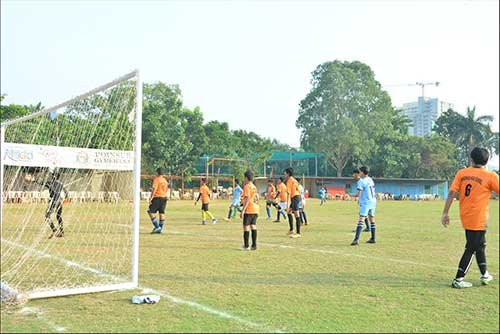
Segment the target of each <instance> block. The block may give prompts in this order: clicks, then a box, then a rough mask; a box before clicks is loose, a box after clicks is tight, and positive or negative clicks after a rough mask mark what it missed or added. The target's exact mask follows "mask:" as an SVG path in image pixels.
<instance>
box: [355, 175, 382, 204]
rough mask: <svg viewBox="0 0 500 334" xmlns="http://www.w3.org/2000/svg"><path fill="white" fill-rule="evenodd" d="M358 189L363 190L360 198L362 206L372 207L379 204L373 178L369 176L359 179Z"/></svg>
mask: <svg viewBox="0 0 500 334" xmlns="http://www.w3.org/2000/svg"><path fill="white" fill-rule="evenodd" d="M357 189H358V190H361V195H360V196H359V205H360V206H372V205H376V204H377V198H376V197H375V183H374V182H373V180H372V178H371V177H369V176H367V177H365V178H362V179H359V181H358V184H357Z"/></svg>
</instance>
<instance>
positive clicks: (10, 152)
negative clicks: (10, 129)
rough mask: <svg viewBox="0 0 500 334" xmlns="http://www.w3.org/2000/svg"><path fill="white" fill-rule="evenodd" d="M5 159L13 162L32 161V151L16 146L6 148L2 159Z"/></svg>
mask: <svg viewBox="0 0 500 334" xmlns="http://www.w3.org/2000/svg"><path fill="white" fill-rule="evenodd" d="M7 159H10V160H12V161H15V162H31V161H33V151H32V150H25V149H18V148H7V149H6V150H5V155H4V157H3V160H7Z"/></svg>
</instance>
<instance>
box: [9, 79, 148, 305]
mask: <svg viewBox="0 0 500 334" xmlns="http://www.w3.org/2000/svg"><path fill="white" fill-rule="evenodd" d="M133 78H135V79H136V82H135V87H136V97H135V98H136V99H135V113H134V114H135V115H134V116H135V140H134V167H133V179H134V181H133V182H134V186H133V191H134V194H133V211H134V217H133V226H132V267H131V277H130V281H128V282H124V283H117V284H104V285H94V286H89V287H77V288H65V289H54V290H50V291H40V292H36V291H35V292H28V293H26V294H24V295H19V294H18V299H20V298H22V299H28V300H32V299H40V298H49V297H61V296H68V295H76V294H84V293H95V292H104V291H114V290H125V289H134V288H137V287H138V285H139V222H140V182H141V144H142V79H141V76H140V72H139V70H138V69H136V70H134V71H132V72H130V73H128V74H125V75H123V76H121V77H119V78H117V79H115V80H113V81H110V82H108V83H106V84H104V85H101V86H99V87H97V88H94V89H92V90H90V91H88V92H86V93H84V94H81V95H78V96H76V97H74V98H72V99H69V100H67V101H64V102H62V103H60V104H57V105H55V106H53V107H50V108H44V109H42V110H40V111H38V112H35V113H32V114H30V115H26V116H23V117H19V118H16V119H13V120H9V121H5V122H2V123H1V124H0V154H1V155H0V189H1V192H2V194H1V195H2V197H3V191H4V190H3V177H4V163H3V157H4V147H5V145H4V142H5V129H6V128H7V127H8V126H9V125H13V124H16V123H19V122H23V121H27V120H30V119H32V118H35V117H39V116H42V115H45V114H48V113H50V112H53V111H56V110H58V109H61V108H64V107H66V106H68V105H70V104H72V103H74V102H76V101H79V100H82V99H85V98H87V97H89V96H92V95H94V94H96V93H98V92H101V91H104V90H106V89H108V88H111V87H113V86H116V85H117V84H119V83H121V82H123V81H126V80H130V79H133ZM1 201H2V203H1V204H2V209H1V210H0V238H1V237H2V235H3V233H2V232H3V231H2V225H3V224H2V222H3V198H2V199H1ZM2 240H3V239H2ZM6 283H7V284H6V288H9V287H8V282H6ZM2 287H4V284H2ZM9 289H11V288H9ZM10 291H11V292H14V293H16V291H15V290H12V289H11V290H10Z"/></svg>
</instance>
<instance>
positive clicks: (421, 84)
mask: <svg viewBox="0 0 500 334" xmlns="http://www.w3.org/2000/svg"><path fill="white" fill-rule="evenodd" d="M429 85H433V86H436V87H437V86H439V81H436V82H415V83H414V84H406V85H404V84H403V85H386V86H384V88H385V87H410V86H420V87H421V88H422V98H424V87H425V86H429Z"/></svg>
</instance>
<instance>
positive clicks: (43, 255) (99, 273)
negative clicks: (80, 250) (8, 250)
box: [1, 239, 123, 281]
mask: <svg viewBox="0 0 500 334" xmlns="http://www.w3.org/2000/svg"><path fill="white" fill-rule="evenodd" d="M1 240H2V243H6V244H7V245H11V246H13V247H17V248H21V249H23V250H25V251H26V252H29V253H31V254H34V255H36V256H38V257H40V258H47V259H51V260H55V261H57V262H61V263H62V264H64V265H65V266H67V267H74V268H78V269H81V270H83V271H88V272H91V273H93V274H95V275H97V276H102V277H108V278H111V279H113V280H115V281H123V279H120V278H118V277H117V276H114V275H111V274H108V273H105V272H103V271H100V270H98V269H95V268H92V267H88V266H85V265H82V264H80V263H77V262H73V261H70V260H66V259H64V258H62V257H58V256H54V255H50V254H48V253H45V252H42V251H39V250H36V249H33V248H30V247H27V246H24V245H22V244H18V243H17V242H13V241H9V240H6V239H1Z"/></svg>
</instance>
